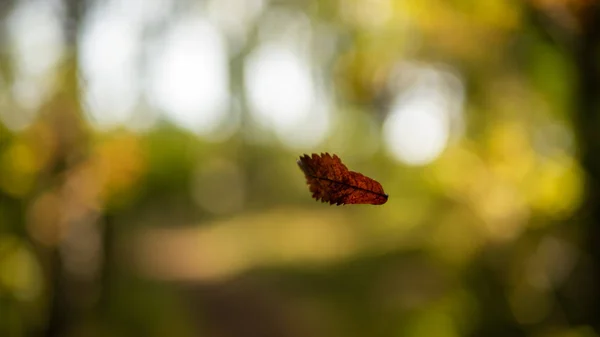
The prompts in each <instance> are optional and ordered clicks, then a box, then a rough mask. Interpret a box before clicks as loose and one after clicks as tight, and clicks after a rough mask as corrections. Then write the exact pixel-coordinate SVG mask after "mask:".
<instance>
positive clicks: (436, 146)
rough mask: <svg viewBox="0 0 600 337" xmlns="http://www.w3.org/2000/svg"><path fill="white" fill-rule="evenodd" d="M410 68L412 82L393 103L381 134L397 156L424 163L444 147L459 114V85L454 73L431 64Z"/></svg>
mask: <svg viewBox="0 0 600 337" xmlns="http://www.w3.org/2000/svg"><path fill="white" fill-rule="evenodd" d="M410 70H411V72H413V74H412V75H414V78H413V79H411V82H412V83H411V84H410V86H409V88H408V89H407V90H406V92H403V93H401V94H399V95H398V97H397V99H396V101H395V102H394V104H393V105H392V111H391V113H390V116H389V117H388V119H387V120H386V122H385V125H384V129H383V137H384V140H385V144H386V146H387V149H388V151H389V152H390V154H391V155H392V156H393V157H394V158H396V159H397V160H399V161H401V162H404V163H406V164H409V165H426V164H428V163H430V162H432V161H434V160H435V159H436V158H437V157H438V156H439V155H440V154H441V153H442V151H443V150H444V149H445V148H446V145H447V143H448V140H449V138H450V136H451V131H452V127H451V126H452V124H453V119H454V118H457V117H459V114H460V109H461V104H462V93H463V91H462V85H461V84H460V81H457V80H456V77H455V76H454V75H452V74H450V73H447V72H443V71H440V70H436V69H434V68H413V69H410ZM457 112H458V113H457Z"/></svg>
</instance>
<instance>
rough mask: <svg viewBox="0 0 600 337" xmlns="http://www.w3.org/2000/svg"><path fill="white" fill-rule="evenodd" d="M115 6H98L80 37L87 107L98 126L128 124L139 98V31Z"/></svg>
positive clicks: (131, 20) (87, 20)
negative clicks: (114, 8)
mask: <svg viewBox="0 0 600 337" xmlns="http://www.w3.org/2000/svg"><path fill="white" fill-rule="evenodd" d="M112 8H113V7H109V6H100V7H96V8H95V9H94V10H93V11H92V12H91V14H90V15H89V16H88V17H87V18H86V19H85V21H84V25H83V29H82V32H81V35H80V41H81V42H80V55H81V61H80V66H81V72H82V74H83V78H84V81H83V83H82V91H83V93H84V94H83V96H84V97H83V99H84V108H86V110H87V111H88V113H89V117H90V119H91V121H92V122H93V123H94V124H95V125H96V126H99V127H103V128H105V127H112V126H115V125H119V124H125V123H126V122H127V121H128V120H129V119H130V118H131V115H132V113H133V111H134V109H135V107H136V105H137V103H138V99H139V95H140V83H139V80H138V79H139V77H140V76H139V72H138V71H137V70H138V68H139V64H138V59H139V55H138V54H139V52H140V45H139V39H140V37H141V35H140V28H141V27H139V26H138V25H136V23H135V21H134V20H133V19H132V18H130V17H127V16H124V15H121V14H120V13H118V12H116V11H115V10H111V9H112Z"/></svg>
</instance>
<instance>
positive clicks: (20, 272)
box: [0, 235, 43, 301]
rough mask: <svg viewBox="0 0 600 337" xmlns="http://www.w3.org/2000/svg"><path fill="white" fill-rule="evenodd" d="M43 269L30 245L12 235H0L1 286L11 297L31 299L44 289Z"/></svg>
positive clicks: (24, 299)
mask: <svg viewBox="0 0 600 337" xmlns="http://www.w3.org/2000/svg"><path fill="white" fill-rule="evenodd" d="M42 277H43V274H42V270H41V268H40V265H39V263H38V262H37V260H36V258H35V255H34V254H33V252H32V251H31V249H30V247H29V246H28V245H26V244H25V243H24V242H23V241H22V240H20V239H18V238H17V237H13V236H10V235H3V236H0V287H1V288H2V291H3V293H4V294H5V295H6V293H8V295H9V296H10V297H13V296H14V298H16V299H18V300H22V301H31V300H34V299H35V298H36V297H38V296H40V294H41V291H42V286H43V284H42V282H41V280H42Z"/></svg>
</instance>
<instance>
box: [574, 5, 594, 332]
mask: <svg viewBox="0 0 600 337" xmlns="http://www.w3.org/2000/svg"><path fill="white" fill-rule="evenodd" d="M599 14H600V5H598V4H594V5H590V6H589V8H588V10H587V11H586V12H585V14H584V17H583V18H582V23H583V24H582V27H583V29H582V31H581V35H580V39H579V41H578V43H577V44H576V50H575V54H574V55H575V62H574V63H575V67H576V76H577V83H575V85H576V86H577V88H576V94H575V100H576V102H575V122H576V132H577V133H578V134H577V137H578V142H579V144H578V145H579V150H580V153H579V155H580V161H581V165H582V167H583V169H584V171H585V173H586V182H585V186H586V190H585V192H586V195H585V200H584V203H583V205H582V207H581V210H580V219H581V220H582V221H583V223H582V225H583V226H585V227H584V231H583V233H585V234H587V235H586V237H585V238H584V240H585V242H584V245H585V246H584V247H583V248H584V249H585V250H586V251H587V253H588V254H589V257H590V258H591V264H590V265H591V268H592V269H591V273H589V277H591V278H592V280H589V281H588V282H589V283H588V282H586V284H588V285H589V286H591V289H590V288H589V286H588V289H586V290H588V291H589V293H588V294H584V295H582V296H586V297H587V299H588V300H589V302H588V303H587V305H588V306H589V307H588V308H587V310H583V311H582V313H584V314H583V316H582V317H576V318H575V320H576V321H580V320H581V322H572V323H580V324H591V325H592V326H593V327H594V328H595V329H596V331H600V58H599V56H600V53H599V51H600V49H599V47H600V21H599V19H600V16H599ZM588 296H589V297H588Z"/></svg>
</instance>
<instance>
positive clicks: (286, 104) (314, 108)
mask: <svg viewBox="0 0 600 337" xmlns="http://www.w3.org/2000/svg"><path fill="white" fill-rule="evenodd" d="M245 80H246V83H245V86H246V92H247V94H248V100H249V104H250V107H251V109H252V114H253V115H254V117H255V119H256V121H257V122H258V123H260V124H262V125H263V126H265V127H268V128H272V129H273V130H274V131H275V132H276V133H277V135H278V136H279V138H280V139H281V140H282V141H284V143H286V145H288V146H292V147H302V146H307V145H308V146H310V145H314V144H316V143H318V142H320V141H321V140H322V139H323V137H324V136H325V134H326V132H327V130H328V126H329V115H328V112H327V104H326V103H325V100H324V99H323V98H322V97H319V96H318V93H317V92H316V91H315V86H316V84H315V81H314V80H313V78H312V76H311V74H310V67H309V65H308V64H307V63H306V62H305V61H304V60H303V59H302V58H300V57H299V56H297V55H296V54H295V53H294V52H293V51H292V50H291V49H290V48H287V47H285V46H281V45H276V44H266V45H264V46H262V47H259V48H258V49H257V50H255V51H254V52H253V53H252V54H251V55H250V56H249V57H248V60H247V62H246V66H245Z"/></svg>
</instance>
